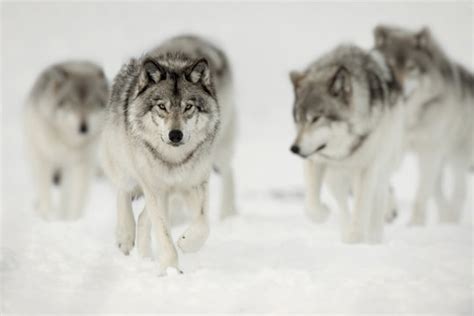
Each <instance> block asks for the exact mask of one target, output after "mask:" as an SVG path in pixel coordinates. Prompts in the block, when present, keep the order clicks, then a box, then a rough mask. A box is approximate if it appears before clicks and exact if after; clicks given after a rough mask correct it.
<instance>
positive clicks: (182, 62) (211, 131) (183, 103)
mask: <svg viewBox="0 0 474 316" xmlns="http://www.w3.org/2000/svg"><path fill="white" fill-rule="evenodd" d="M138 67H139V69H138V77H137V81H136V84H135V87H134V91H133V92H132V100H133V101H132V102H131V103H130V104H129V108H128V114H127V115H128V121H129V124H130V128H131V129H132V131H133V133H135V135H137V136H139V137H140V138H141V139H143V140H145V141H147V142H148V143H150V144H154V145H157V146H160V147H161V146H163V145H164V146H166V147H167V149H168V150H167V152H168V153H174V152H176V154H179V153H178V151H179V152H185V151H186V152H189V151H190V150H194V149H195V148H196V147H197V146H199V144H200V143H202V142H205V141H206V140H210V138H213V137H214V136H215V134H216V132H217V128H218V126H219V117H220V116H219V107H218V104H217V99H216V93H215V91H214V85H213V82H212V78H211V72H210V67H209V64H208V62H207V60H206V59H197V60H194V59H190V58H188V57H187V56H184V55H181V54H167V55H163V56H158V57H149V56H148V57H147V56H146V57H145V58H143V60H141V61H140V62H139V66H138Z"/></svg>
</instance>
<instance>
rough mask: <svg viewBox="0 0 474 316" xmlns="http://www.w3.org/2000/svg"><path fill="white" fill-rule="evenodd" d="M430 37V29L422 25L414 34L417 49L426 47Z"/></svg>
mask: <svg viewBox="0 0 474 316" xmlns="http://www.w3.org/2000/svg"><path fill="white" fill-rule="evenodd" d="M430 39H431V32H430V29H429V28H427V27H423V28H422V29H421V30H420V31H419V32H418V33H416V34H415V41H416V47H417V48H418V49H426V48H428V44H429V42H430Z"/></svg>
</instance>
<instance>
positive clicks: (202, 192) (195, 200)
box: [177, 182, 209, 252]
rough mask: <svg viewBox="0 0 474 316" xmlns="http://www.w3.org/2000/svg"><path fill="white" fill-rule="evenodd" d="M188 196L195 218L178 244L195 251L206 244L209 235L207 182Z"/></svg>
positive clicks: (182, 247)
mask: <svg viewBox="0 0 474 316" xmlns="http://www.w3.org/2000/svg"><path fill="white" fill-rule="evenodd" d="M186 198H187V201H188V205H189V206H190V208H191V209H192V212H193V219H192V222H191V225H190V226H189V227H188V229H186V231H185V232H184V233H183V235H181V237H180V238H179V239H178V241H177V244H178V246H179V248H181V250H182V251H184V252H195V251H198V250H199V249H200V248H201V247H202V246H203V245H204V242H205V241H206V240H207V237H208V236H209V223H208V218H207V213H208V203H209V202H208V199H209V198H208V184H207V182H204V183H202V184H201V185H199V186H197V187H195V188H193V189H192V190H190V191H189V192H188V193H187V195H186Z"/></svg>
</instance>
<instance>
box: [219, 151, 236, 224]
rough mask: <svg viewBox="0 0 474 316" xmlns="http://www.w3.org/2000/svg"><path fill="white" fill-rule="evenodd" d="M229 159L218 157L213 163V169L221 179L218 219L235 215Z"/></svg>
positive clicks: (233, 185)
mask: <svg viewBox="0 0 474 316" xmlns="http://www.w3.org/2000/svg"><path fill="white" fill-rule="evenodd" d="M228 159H230V157H220V158H219V159H217V160H216V161H215V169H216V171H217V172H218V173H219V175H220V177H221V181H222V182H221V183H222V188H221V201H220V215H219V217H220V219H225V218H227V217H230V216H232V215H235V214H237V209H236V206H235V184H234V171H233V168H232V165H231V162H230V160H228Z"/></svg>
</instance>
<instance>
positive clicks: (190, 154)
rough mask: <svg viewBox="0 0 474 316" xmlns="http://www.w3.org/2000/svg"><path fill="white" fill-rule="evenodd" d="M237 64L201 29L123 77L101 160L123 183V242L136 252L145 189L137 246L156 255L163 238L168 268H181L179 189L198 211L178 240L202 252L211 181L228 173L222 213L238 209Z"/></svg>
mask: <svg viewBox="0 0 474 316" xmlns="http://www.w3.org/2000/svg"><path fill="white" fill-rule="evenodd" d="M231 89H232V82H231V74H230V69H229V63H228V61H227V59H226V57H225V56H224V54H223V53H222V51H221V50H219V49H217V48H216V47H215V46H214V45H212V44H210V43H209V42H207V41H206V40H204V39H201V38H198V37H195V36H179V37H175V38H172V39H170V40H168V41H166V42H164V43H163V44H162V45H160V46H159V47H157V48H155V49H153V50H151V51H150V52H148V53H146V54H145V55H144V56H142V57H141V58H139V59H131V60H130V61H129V62H128V63H126V64H125V65H124V66H123V67H122V69H121V70H120V72H119V74H118V75H117V76H116V78H115V80H114V83H113V87H112V93H111V98H110V102H109V105H108V115H107V120H106V124H105V128H104V132H103V137H102V146H101V161H102V162H103V167H104V170H105V173H106V174H107V175H108V176H109V178H110V179H112V181H113V182H114V184H115V186H116V188H117V191H118V193H117V211H118V214H117V219H118V222H117V230H116V237H117V244H118V246H119V248H120V249H121V251H122V252H123V253H124V254H126V255H128V253H129V252H130V250H131V249H132V248H133V246H134V243H135V219H134V216H133V213H132V207H131V200H132V198H133V196H134V195H137V194H143V196H144V198H145V209H144V210H143V212H142V213H141V214H140V215H139V217H138V223H137V227H138V231H137V248H138V252H139V253H140V254H141V255H142V256H145V257H147V256H150V255H151V252H150V251H151V249H150V239H151V238H150V237H151V236H150V232H151V229H152V231H153V233H154V236H155V237H156V242H157V247H158V249H157V254H158V260H159V267H160V274H166V273H167V272H169V269H171V270H174V269H175V270H178V271H180V269H179V262H178V256H177V252H176V248H175V246H174V243H173V241H172V239H171V235H170V229H169V220H168V209H169V201H170V199H171V198H172V197H174V196H176V195H179V196H181V197H182V198H184V200H185V201H186V204H187V205H188V207H189V209H190V210H191V211H192V222H191V224H190V226H189V228H188V229H187V230H186V231H185V232H184V233H183V235H182V236H181V237H180V238H179V239H178V241H177V245H178V246H179V248H180V249H181V250H182V251H184V252H190V251H197V250H198V249H200V248H201V247H202V245H203V244H204V242H205V241H206V239H207V237H208V234H209V224H208V204H209V202H208V181H209V176H210V172H211V170H212V168H215V169H217V170H218V171H219V172H220V173H221V174H222V176H223V178H224V181H223V182H224V183H223V184H224V185H223V187H224V188H223V198H222V210H221V211H222V212H223V213H222V216H227V215H230V214H231V213H232V212H234V210H235V209H234V201H233V177H232V168H231V164H230V163H231V156H232V147H233V139H234V124H235V122H234V120H235V118H234V114H233V104H232V99H231V97H232V96H231Z"/></svg>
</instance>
